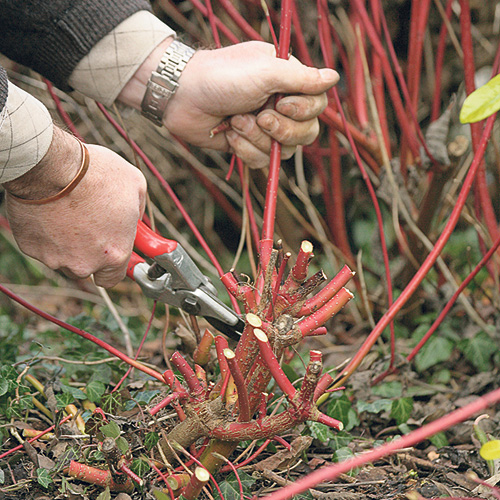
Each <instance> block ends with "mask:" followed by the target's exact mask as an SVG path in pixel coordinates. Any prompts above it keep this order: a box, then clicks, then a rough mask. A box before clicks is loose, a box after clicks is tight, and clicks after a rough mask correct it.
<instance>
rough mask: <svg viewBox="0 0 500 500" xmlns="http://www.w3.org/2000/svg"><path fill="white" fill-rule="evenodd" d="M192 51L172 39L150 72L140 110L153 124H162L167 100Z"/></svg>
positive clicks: (174, 88) (175, 88)
mask: <svg viewBox="0 0 500 500" xmlns="http://www.w3.org/2000/svg"><path fill="white" fill-rule="evenodd" d="M194 53H195V51H194V50H193V49H192V48H191V47H188V46H187V45H184V44H183V43H181V42H178V41H177V40H174V41H173V42H172V43H171V44H170V45H169V46H168V48H167V50H166V51H165V54H163V57H162V58H161V60H160V64H159V65H158V68H157V69H156V71H153V73H152V74H151V77H150V78H149V81H148V84H147V86H146V93H145V94H144V98H143V100H142V103H141V110H142V114H143V115H144V116H145V117H146V118H149V119H150V120H151V121H152V122H153V123H154V124H155V125H159V126H161V125H162V119H163V115H164V114H165V109H166V107H167V104H168V101H169V99H170V98H171V97H172V95H173V94H174V93H175V91H176V90H177V87H178V86H179V84H178V83H177V81H178V80H179V78H180V76H181V73H182V71H183V70H184V68H185V67H186V64H187V63H188V61H189V59H191V57H192V56H193V54H194Z"/></svg>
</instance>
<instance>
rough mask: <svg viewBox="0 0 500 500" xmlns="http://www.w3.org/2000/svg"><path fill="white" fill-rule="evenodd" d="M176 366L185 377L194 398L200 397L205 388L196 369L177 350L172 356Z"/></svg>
mask: <svg viewBox="0 0 500 500" xmlns="http://www.w3.org/2000/svg"><path fill="white" fill-rule="evenodd" d="M170 360H171V361H172V363H173V364H174V365H175V367H176V368H177V369H178V370H179V372H180V373H181V375H182V376H183V377H184V380H185V382H186V384H187V386H188V388H189V393H190V394H191V396H193V397H194V398H199V397H201V396H202V395H203V394H205V391H204V390H203V387H202V385H201V384H200V381H199V380H198V377H197V376H196V373H195V372H194V370H193V369H192V368H191V367H190V366H189V364H188V362H187V361H186V360H185V359H184V358H183V357H182V355H181V353H180V352H178V351H175V352H174V353H173V354H172V357H171V358H170Z"/></svg>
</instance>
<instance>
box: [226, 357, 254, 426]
mask: <svg viewBox="0 0 500 500" xmlns="http://www.w3.org/2000/svg"><path fill="white" fill-rule="evenodd" d="M224 356H225V357H226V360H227V364H228V365H229V370H230V371H231V375H232V376H233V380H234V385H235V386H236V392H237V393H238V409H239V412H240V415H239V418H238V420H239V421H240V422H248V421H249V420H250V419H251V418H252V416H251V415H250V405H249V403H248V391H247V386H246V384H245V379H244V378H243V375H242V374H241V370H240V365H239V364H238V361H236V354H234V352H233V351H232V350H231V349H224Z"/></svg>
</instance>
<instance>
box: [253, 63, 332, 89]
mask: <svg viewBox="0 0 500 500" xmlns="http://www.w3.org/2000/svg"><path fill="white" fill-rule="evenodd" d="M338 81H339V74H338V73H337V72H336V71H335V70H333V69H329V68H322V69H318V68H311V67H309V66H304V65H303V64H301V63H299V62H298V61H292V60H285V59H278V58H276V60H275V61H273V67H272V70H271V69H270V70H269V71H266V72H264V73H263V83H264V87H265V88H266V89H267V91H268V93H269V94H270V95H271V94H277V93H283V94H310V95H319V94H322V93H323V92H326V91H327V90H328V89H330V88H331V87H333V86H334V85H335V84H336V83H337V82H338Z"/></svg>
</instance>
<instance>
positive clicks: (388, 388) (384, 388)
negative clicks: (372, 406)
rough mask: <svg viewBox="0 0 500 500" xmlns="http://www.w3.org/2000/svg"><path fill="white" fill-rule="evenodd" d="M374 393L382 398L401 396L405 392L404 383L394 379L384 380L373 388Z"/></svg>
mask: <svg viewBox="0 0 500 500" xmlns="http://www.w3.org/2000/svg"><path fill="white" fill-rule="evenodd" d="M372 392H373V394H375V395H376V396H380V397H382V398H400V397H401V395H402V394H403V384H401V382H398V381H397V380H394V381H393V382H384V383H383V384H380V385H376V386H375V387H373V388H372Z"/></svg>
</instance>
